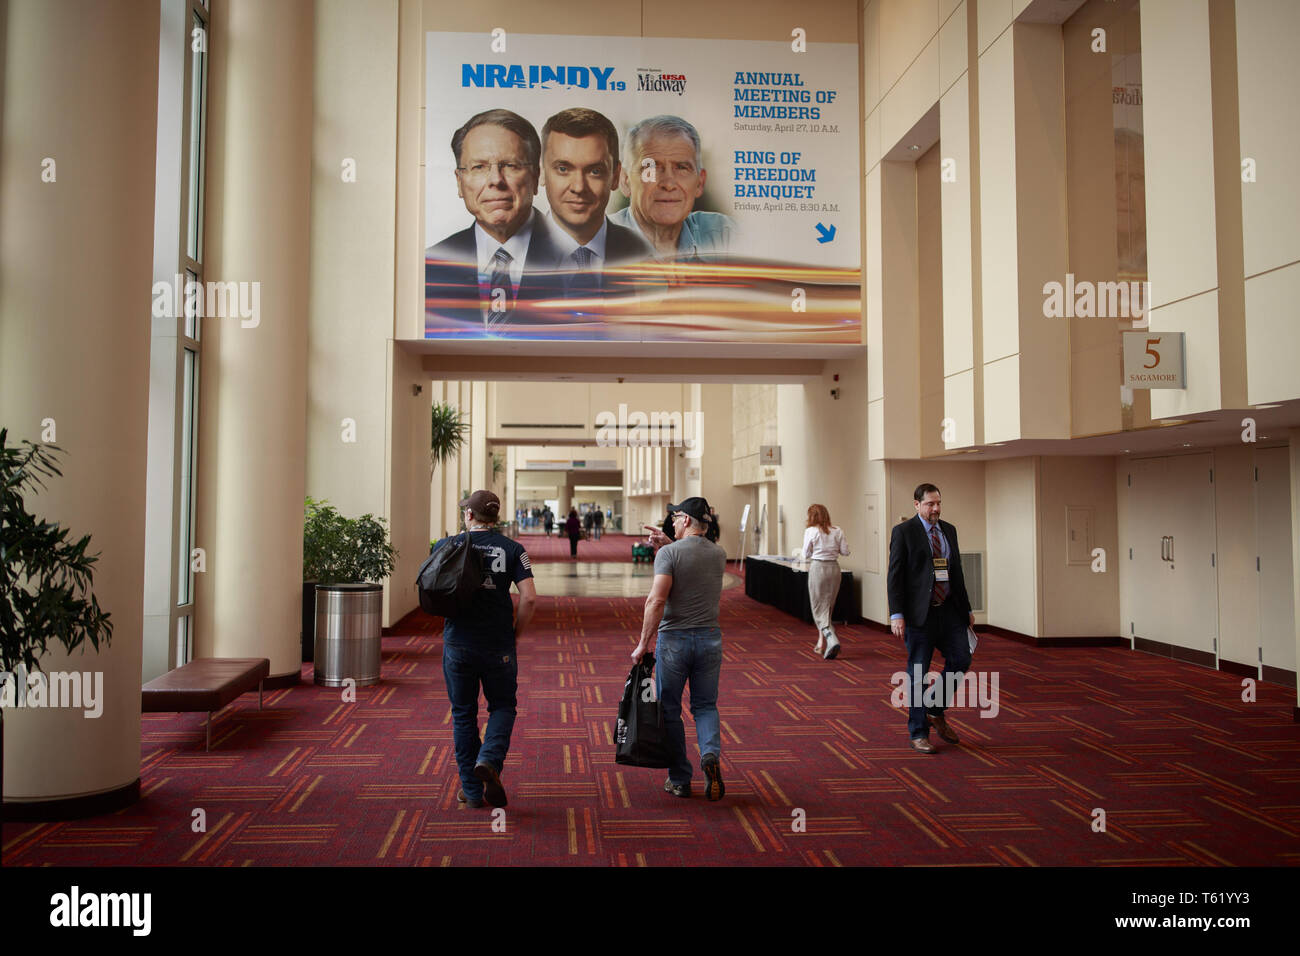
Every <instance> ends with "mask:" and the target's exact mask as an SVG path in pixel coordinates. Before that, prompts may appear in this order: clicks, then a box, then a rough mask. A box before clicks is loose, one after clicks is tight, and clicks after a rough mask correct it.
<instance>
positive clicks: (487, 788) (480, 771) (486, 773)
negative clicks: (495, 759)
mask: <svg viewBox="0 0 1300 956" xmlns="http://www.w3.org/2000/svg"><path fill="white" fill-rule="evenodd" d="M474 776H476V777H478V778H479V779H480V780H482V781H483V799H484V800H486V801H487V802H488V805H489V806H493V807H504V806H505V805H506V788H505V787H503V786H501V776H500V774H498V773H497V769H496V767H493V766H492V765H491V764H487V763H477V764H475V765H474Z"/></svg>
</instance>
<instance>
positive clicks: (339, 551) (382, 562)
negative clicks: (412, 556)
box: [302, 497, 398, 584]
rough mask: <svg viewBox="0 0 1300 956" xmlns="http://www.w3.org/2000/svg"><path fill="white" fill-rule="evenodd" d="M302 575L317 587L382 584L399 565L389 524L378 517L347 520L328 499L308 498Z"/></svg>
mask: <svg viewBox="0 0 1300 956" xmlns="http://www.w3.org/2000/svg"><path fill="white" fill-rule="evenodd" d="M306 509H307V510H306V516H305V520H304V522H303V535H302V576H303V579H304V580H307V581H315V582H316V583H317V584H354V583H361V582H363V581H374V582H378V581H382V580H383V579H384V578H386V577H388V576H389V575H391V574H392V573H393V569H394V568H395V567H396V566H397V555H398V552H397V551H396V550H394V548H393V546H392V545H391V544H390V543H389V540H388V522H387V521H385V520H384V519H383V518H376V517H375V516H374V515H370V514H364V515H362V516H361V517H360V518H346V517H344V516H343V515H341V514H340V513H339V511H338V509H337V508H335V507H334V506H333V505H332V504H330V503H329V502H328V501H327V500H325V499H323V498H322V499H319V500H318V499H316V498H311V497H308V498H307V502H306Z"/></svg>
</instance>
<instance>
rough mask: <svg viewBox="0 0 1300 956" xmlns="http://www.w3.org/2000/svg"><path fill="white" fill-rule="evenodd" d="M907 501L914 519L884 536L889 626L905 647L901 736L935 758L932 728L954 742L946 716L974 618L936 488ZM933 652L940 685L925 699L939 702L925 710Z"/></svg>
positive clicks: (926, 487) (966, 658)
mask: <svg viewBox="0 0 1300 956" xmlns="http://www.w3.org/2000/svg"><path fill="white" fill-rule="evenodd" d="M912 498H913V501H914V503H915V506H916V517H914V518H909V519H908V520H906V521H903V522H901V523H899V524H897V525H895V526H894V530H893V533H892V534H891V535H890V536H889V582H888V589H889V626H890V630H892V631H893V633H894V636H896V637H902V638H904V640H905V641H906V642H907V677H908V688H909V692H908V697H907V702H908V708H907V732H908V736H909V737H910V738H911V741H912V748H913V749H914V750H917V751H919V752H921V753H925V754H933V753H936V752H937V751H936V750H935V748H934V745H933V744H931V743H930V727H931V726H933V727H934V729H935V731H937V732H938V734H939V736H940V738H942V739H943V740H945V741H947V742H948V743H950V744H955V743H957V742H958V740H957V734H956V733H955V732H954V731H953V729H952V728H951V727H949V726H948V721H947V719H946V718H945V716H944V711H945V709H946V708H947V707H948V706H950V705H951V704H952V700H951V691H952V689H953V688H954V687H955V686H956V685H955V681H957V680H959V679H960V678H961V675H962V674H964V673H965V671H966V670H967V668H969V667H970V661H971V655H970V645H969V643H968V641H967V637H966V628H967V626H973V625H974V624H975V615H974V614H973V613H971V608H970V598H969V597H968V596H967V594H966V579H965V578H964V577H963V576H962V571H961V550H960V549H959V548H958V546H957V529H956V528H954V527H953V526H952V525H951V524H949V523H948V522H946V521H940V520H939V511H940V506H941V497H940V494H939V489H938V488H936V487H935V486H934V485H931V484H928V483H927V484H921V485H918V486H917V487H916V490H915V491H914V492H913V493H912ZM936 649H937V650H938V651H939V653H941V654H942V655H943V673H942V674H941V675H940V676H939V683H940V685H941V687H940V688H939V689H936V690H934V691H930V694H931V695H932V697H931V699H933V696H934V695H936V694H937V696H938V701H939V703H937V704H933V705H931V706H928V707H927V706H925V705H924V700H925V697H924V693H925V691H924V687H923V681H922V678H923V677H924V676H925V674H926V672H928V671H929V669H930V660H931V659H932V658H933V657H934V652H935V650H936ZM950 675H951V676H950Z"/></svg>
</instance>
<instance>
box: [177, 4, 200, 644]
mask: <svg viewBox="0 0 1300 956" xmlns="http://www.w3.org/2000/svg"><path fill="white" fill-rule="evenodd" d="M187 5H188V8H189V9H188V13H189V17H188V23H189V31H188V33H189V36H188V39H189V42H188V44H187V45H186V48H185V121H184V127H183V128H184V130H185V133H184V136H185V144H184V158H183V159H182V182H183V184H184V188H183V190H182V194H181V198H182V201H181V223H180V234H179V236H178V241H179V242H180V246H181V249H180V253H181V254H180V259H179V261H180V262H181V263H182V264H183V265H184V267H185V270H184V271H185V278H186V286H187V287H188V286H189V283H190V282H194V283H197V284H198V288H199V289H203V288H205V279H204V271H203V195H204V189H203V186H204V178H205V173H206V170H205V168H204V162H203V157H204V148H205V146H206V145H207V142H206V137H205V135H204V134H205V131H206V128H207V102H208V11H207V0H187ZM184 301H185V307H184V309H183V310H178V311H183V313H184V315H183V317H178V318H177V324H178V326H179V327H178V329H177V335H176V342H177V349H176V351H177V356H176V359H177V370H176V374H177V392H176V399H177V401H176V406H177V408H176V414H177V418H178V426H179V427H178V428H177V430H176V440H177V444H176V479H177V480H176V486H175V487H176V494H175V500H174V508H173V514H174V515H175V521H176V525H175V534H174V537H173V540H174V542H175V551H174V559H175V562H176V563H175V565H174V567H175V568H176V577H175V579H174V582H175V596H174V610H173V625H172V633H173V634H174V635H175V641H176V644H175V648H174V652H175V658H174V660H175V663H176V665H180V664H183V663H185V662H186V661H188V660H190V658H191V657H193V654H194V573H195V572H194V564H193V559H192V552H193V549H194V547H195V541H194V503H195V470H196V465H197V458H198V418H199V415H198V412H199V372H200V368H201V365H202V361H201V358H202V351H203V349H202V344H201V343H202V335H203V326H202V323H203V317H202V314H201V313H202V310H201V309H199V308H196V307H195V305H196V302H195V299H194V298H193V297H191V296H189V295H186V296H185V299H184ZM200 301H201V300H200Z"/></svg>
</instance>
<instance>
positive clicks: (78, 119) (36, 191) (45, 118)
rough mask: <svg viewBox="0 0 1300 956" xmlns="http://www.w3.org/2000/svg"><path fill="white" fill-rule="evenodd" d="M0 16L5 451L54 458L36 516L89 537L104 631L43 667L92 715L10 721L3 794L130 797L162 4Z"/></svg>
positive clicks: (134, 778) (0, 347) (40, 798)
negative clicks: (28, 445)
mask: <svg viewBox="0 0 1300 956" xmlns="http://www.w3.org/2000/svg"><path fill="white" fill-rule="evenodd" d="M2 15H3V16H4V17H5V19H6V23H5V25H4V33H3V60H4V64H5V67H4V84H5V90H4V110H3V128H0V151H2V152H0V208H3V210H4V214H3V216H0V272H2V273H3V275H4V281H3V283H0V408H2V409H3V423H4V425H6V426H7V427H8V428H9V430H10V431H9V441H10V442H14V443H16V442H18V441H20V440H22V439H30V440H32V441H37V442H40V441H50V442H51V443H52V444H57V445H59V446H60V447H61V448H63V449H64V455H63V458H62V470H63V476H62V477H61V478H52V479H47V481H46V485H47V487H46V489H45V490H44V491H42V492H40V493H39V494H36V495H32V496H30V497H29V498H28V499H27V501H28V508H29V509H30V510H32V511H35V512H36V513H37V514H39V515H41V516H42V517H44V518H45V519H47V520H50V521H57V522H59V523H60V524H61V525H63V526H64V527H66V528H69V529H70V530H71V537H72V539H73V540H76V539H77V538H79V537H80V536H82V535H87V534H88V535H90V536H91V543H90V551H91V552H92V553H98V554H99V555H100V558H99V563H98V564H97V565H96V566H95V579H94V593H95V596H96V598H97V599H98V600H99V603H100V605H101V606H102V607H103V609H104V610H106V611H107V612H108V613H109V614H111V615H112V618H111V620H112V623H113V638H112V643H111V644H110V645H108V646H105V647H103V648H101V650H100V652H99V653H98V654H96V653H94V652H93V651H90V652H87V653H85V654H82V653H80V652H79V653H76V654H74V655H72V656H68V655H66V654H65V653H63V651H62V650H61V649H60V650H58V651H52V652H51V653H49V654H47V655H46V656H45V657H44V658H42V660H41V666H42V668H43V669H44V670H45V671H46V672H47V673H49V672H51V671H64V672H78V671H80V672H90V673H92V674H93V673H95V672H99V673H100V674H101V675H102V678H100V680H102V684H101V685H100V686H101V688H102V689H101V693H100V699H99V702H98V706H102V712H101V713H100V714H99V715H97V716H96V717H94V718H88V717H87V716H86V710H85V708H84V707H83V708H58V709H54V708H47V709H26V708H8V707H6V708H5V719H4V734H5V773H4V788H5V789H4V797H5V801H6V802H7V803H9V802H13V803H25V802H45V801H51V800H59V799H61V798H72V797H85V796H90V795H95V794H106V793H111V792H114V791H117V792H118V795H119V796H120V797H122V798H125V799H130V798H131V797H132V796H133V795H134V793H135V792H136V788H138V783H139V776H140V662H141V628H142V626H143V620H142V614H143V594H144V519H145V457H146V445H147V434H146V431H147V424H148V401H149V394H148V389H149V334H150V332H149V314H150V295H151V291H150V287H151V276H152V268H153V267H152V261H153V195H154V167H155V156H154V145H155V134H156V129H157V104H158V30H159V13H158V4H157V3H153V4H149V3H134V2H127V0H119V2H112V0H109V2H103V3H97V2H84V3H54V4H52V3H47V2H44V0H12V2H10V3H8V4H6V6H5V9H4V13H3V14H2ZM51 432H52V434H51ZM55 646H56V647H57V645H55ZM91 680H92V685H91V686H92V688H93V687H95V686H96V684H95V683H94V682H95V681H96V680H97V679H96V678H94V677H92V678H91ZM92 713H93V711H92Z"/></svg>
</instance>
